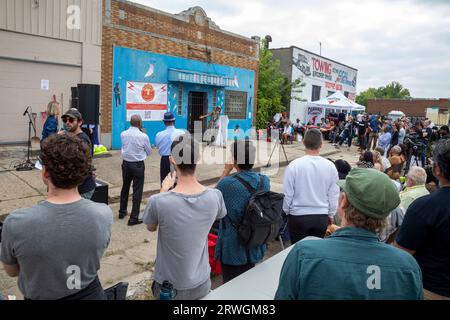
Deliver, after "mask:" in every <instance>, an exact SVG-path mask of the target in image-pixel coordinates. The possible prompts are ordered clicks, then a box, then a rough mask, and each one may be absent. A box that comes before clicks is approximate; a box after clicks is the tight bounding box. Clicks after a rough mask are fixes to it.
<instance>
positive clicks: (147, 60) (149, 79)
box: [111, 47, 255, 149]
mask: <svg viewBox="0 0 450 320" xmlns="http://www.w3.org/2000/svg"><path fill="white" fill-rule="evenodd" d="M127 82H135V83H143V84H145V83H150V84H161V85H163V87H162V88H164V90H165V88H166V87H167V110H168V111H171V112H172V113H173V114H174V115H175V117H176V126H177V127H178V128H180V129H186V130H187V129H188V127H189V121H190V119H189V114H188V112H189V98H190V93H191V92H195V93H203V94H204V97H207V99H206V101H207V106H206V105H205V110H203V111H206V113H208V112H211V111H212V110H213V108H214V107H216V106H220V107H221V108H222V114H226V108H225V95H226V92H227V91H234V92H235V93H236V91H238V92H243V93H245V95H243V96H244V97H245V99H246V101H245V103H246V110H245V117H241V118H242V119H233V116H229V117H230V122H229V125H228V134H229V136H228V138H229V139H232V137H233V134H234V129H235V128H236V126H238V127H239V128H240V129H241V130H243V131H246V130H248V129H250V128H251V126H252V118H253V116H254V114H253V111H254V110H253V101H254V83H255V72H254V71H252V70H246V69H241V68H234V67H230V66H225V65H218V64H209V63H204V62H200V61H196V60H190V59H185V58H179V57H175V56H168V55H160V54H155V53H152V52H146V51H140V50H134V49H129V48H124V47H114V59H113V79H112V87H113V88H114V90H113V92H112V93H111V101H112V147H113V149H120V147H121V141H120V134H121V132H122V131H124V130H126V129H128V128H129V126H130V124H129V122H128V121H127ZM180 86H181V88H180ZM147 89H148V88H147ZM180 89H181V90H180ZM180 93H182V97H181V99H180V97H179V94H180ZM147 94H148V95H149V96H150V97H153V96H154V93H153V92H147ZM143 97H144V98H145V96H144V95H143ZM191 99H192V97H191ZM159 107H160V106H159ZM154 112H156V114H157V115H158V116H159V114H158V113H157V112H158V111H154ZM161 112H165V110H161ZM143 126H144V128H145V129H146V131H147V134H148V136H149V138H150V141H151V142H152V143H154V141H155V135H156V133H157V132H159V131H161V130H163V129H164V124H163V123H162V121H144V123H143Z"/></svg>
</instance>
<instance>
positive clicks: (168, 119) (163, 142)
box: [155, 112, 184, 184]
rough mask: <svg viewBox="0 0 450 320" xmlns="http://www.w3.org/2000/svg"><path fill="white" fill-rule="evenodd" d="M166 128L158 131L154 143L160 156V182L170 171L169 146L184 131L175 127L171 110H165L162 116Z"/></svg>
mask: <svg viewBox="0 0 450 320" xmlns="http://www.w3.org/2000/svg"><path fill="white" fill-rule="evenodd" d="M163 122H164V125H165V126H166V129H165V130H163V131H161V132H158V134H157V135H156V138H155V144H156V147H157V148H158V151H159V155H160V156H161V162H160V175H161V184H162V182H163V181H164V179H165V178H166V177H167V175H168V174H169V173H170V161H169V156H170V147H171V146H172V142H173V141H174V139H175V138H176V137H178V136H180V135H183V134H184V131H182V130H179V129H176V128H175V116H174V115H173V113H172V112H166V113H165V114H164V118H163Z"/></svg>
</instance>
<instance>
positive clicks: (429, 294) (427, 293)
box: [423, 289, 450, 300]
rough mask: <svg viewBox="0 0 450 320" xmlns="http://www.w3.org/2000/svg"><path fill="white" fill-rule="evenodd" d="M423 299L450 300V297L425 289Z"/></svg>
mask: <svg viewBox="0 0 450 320" xmlns="http://www.w3.org/2000/svg"><path fill="white" fill-rule="evenodd" d="M423 298H424V300H450V297H444V296H441V295H438V294H437V293H433V292H431V291H428V290H425V289H423Z"/></svg>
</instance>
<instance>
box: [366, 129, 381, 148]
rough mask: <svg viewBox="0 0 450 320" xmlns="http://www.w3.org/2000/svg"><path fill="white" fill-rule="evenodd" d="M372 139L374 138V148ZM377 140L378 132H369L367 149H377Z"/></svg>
mask: <svg viewBox="0 0 450 320" xmlns="http://www.w3.org/2000/svg"><path fill="white" fill-rule="evenodd" d="M372 140H373V148H371V147H372ZM377 141H378V133H375V132H371V133H369V142H368V143H367V150H370V149H375V148H376V147H377Z"/></svg>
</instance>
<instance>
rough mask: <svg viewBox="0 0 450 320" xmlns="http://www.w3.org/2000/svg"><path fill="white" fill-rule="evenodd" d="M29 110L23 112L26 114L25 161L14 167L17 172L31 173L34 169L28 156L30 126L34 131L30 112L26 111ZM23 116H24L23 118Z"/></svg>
mask: <svg viewBox="0 0 450 320" xmlns="http://www.w3.org/2000/svg"><path fill="white" fill-rule="evenodd" d="M28 109H29V108H27V109H26V110H25V114H28V119H29V121H28V146H27V160H26V161H25V162H23V163H21V164H19V165H17V166H15V169H16V170H17V171H31V170H33V169H34V164H33V163H32V162H31V160H30V155H31V126H33V128H34V129H36V128H35V126H34V123H33V120H32V119H31V115H30V112H29V111H28ZM25 114H24V116H25Z"/></svg>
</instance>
